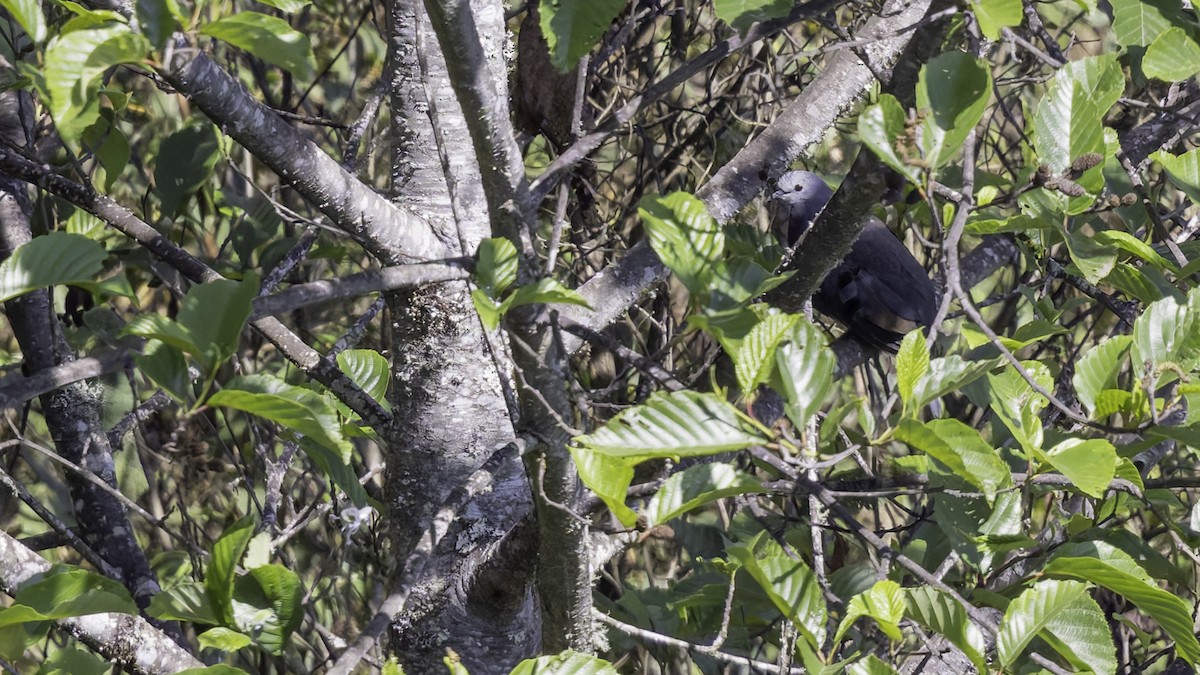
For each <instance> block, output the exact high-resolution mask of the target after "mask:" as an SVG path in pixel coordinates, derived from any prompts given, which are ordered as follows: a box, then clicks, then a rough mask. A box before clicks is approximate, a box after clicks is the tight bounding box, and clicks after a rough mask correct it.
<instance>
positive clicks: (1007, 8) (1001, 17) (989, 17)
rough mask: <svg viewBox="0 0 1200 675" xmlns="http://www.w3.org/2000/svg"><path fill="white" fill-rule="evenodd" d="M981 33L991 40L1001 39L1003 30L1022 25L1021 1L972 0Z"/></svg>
mask: <svg viewBox="0 0 1200 675" xmlns="http://www.w3.org/2000/svg"><path fill="white" fill-rule="evenodd" d="M970 4H971V12H972V13H974V14H975V20H976V21H978V22H979V31H980V32H981V33H983V34H984V36H985V37H987V39H989V40H999V39H1000V29H1001V28H1011V27H1012V26H1019V25H1021V18H1022V17H1023V16H1024V15H1023V13H1022V11H1021V0H970Z"/></svg>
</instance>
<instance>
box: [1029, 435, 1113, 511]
mask: <svg viewBox="0 0 1200 675" xmlns="http://www.w3.org/2000/svg"><path fill="white" fill-rule="evenodd" d="M1046 460H1047V461H1049V462H1050V464H1052V465H1053V466H1054V468H1055V469H1058V471H1059V472H1060V473H1062V475H1064V476H1066V477H1067V478H1069V479H1071V482H1072V483H1073V484H1074V485H1075V487H1078V488H1079V489H1080V490H1082V491H1083V493H1084V494H1087V495H1090V496H1092V497H1095V498H1097V499H1099V498H1101V497H1103V496H1104V493H1105V492H1106V491H1107V490H1108V485H1109V483H1111V482H1112V479H1113V474H1114V473H1115V472H1116V470H1117V450H1116V448H1114V447H1113V444H1112V443H1110V442H1109V441H1106V440H1104V439H1102V438H1091V439H1087V440H1084V439H1082V438H1068V439H1066V440H1064V441H1062V442H1061V443H1059V444H1057V445H1055V446H1054V447H1053V448H1050V449H1049V450H1047V451H1046Z"/></svg>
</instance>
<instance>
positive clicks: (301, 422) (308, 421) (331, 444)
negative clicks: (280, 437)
mask: <svg viewBox="0 0 1200 675" xmlns="http://www.w3.org/2000/svg"><path fill="white" fill-rule="evenodd" d="M208 404H209V405H212V406H221V407H225V408H233V409H235V410H241V411H243V412H248V413H250V414H251V415H257V416H259V417H262V418H264V419H268V420H271V421H272V422H275V423H277V424H279V425H280V426H282V427H284V428H285V429H288V430H290V431H292V432H295V433H297V434H301V435H303V436H304V438H306V439H309V440H311V441H312V442H314V443H317V444H319V445H321V446H322V447H324V448H326V449H328V450H331V451H333V452H334V453H335V454H336V455H337V457H338V458H339V460H340V462H341V463H342V464H349V463H350V454H351V452H352V450H353V448H352V446H351V445H350V442H349V441H348V440H346V438H345V437H344V436H343V435H342V431H341V424H339V423H338V418H337V412H336V411H335V410H334V409H333V406H332V405H331V404H330V403H329V402H328V401H327V400H325V398H324V397H322V396H321V395H320V394H317V393H316V392H314V391H311V390H309V389H305V388H303V387H297V386H294V385H291V384H288V383H287V382H284V381H283V380H281V379H279V378H277V377H273V376H270V375H261V374H260V375H244V376H242V377H237V378H234V379H232V380H230V381H229V382H228V383H226V384H225V387H224V388H223V389H222V390H221V391H218V392H216V393H215V394H213V395H212V396H211V397H209V399H208Z"/></svg>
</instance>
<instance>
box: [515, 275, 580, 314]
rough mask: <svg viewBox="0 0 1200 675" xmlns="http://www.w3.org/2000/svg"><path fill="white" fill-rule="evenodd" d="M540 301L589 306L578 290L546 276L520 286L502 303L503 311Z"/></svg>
mask: <svg viewBox="0 0 1200 675" xmlns="http://www.w3.org/2000/svg"><path fill="white" fill-rule="evenodd" d="M539 303H545V304H550V305H552V304H559V305H578V306H580V307H588V306H589V305H588V303H587V300H584V299H583V296H582V295H580V294H579V292H578V291H575V290H572V289H570V288H567V287H566V286H563V285H562V284H561V283H559V282H558V281H556V280H554V279H551V278H549V277H546V278H544V279H540V280H538V282H537V283H534V284H528V285H525V286H520V287H518V288H517V290H515V291H514V292H513V294H512V295H511V296H509V297H508V298H507V299H506V300H505V301H504V302H503V303H502V304H501V308H502V310H501V311H502V312H504V311H508V310H509V309H511V308H513V307H519V306H521V305H536V304H539Z"/></svg>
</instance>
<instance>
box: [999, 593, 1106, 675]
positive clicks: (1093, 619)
mask: <svg viewBox="0 0 1200 675" xmlns="http://www.w3.org/2000/svg"><path fill="white" fill-rule="evenodd" d="M1043 631H1044V632H1043ZM1039 633H1041V634H1042V635H1043V637H1046V638H1047V641H1048V642H1049V643H1050V644H1051V646H1053V647H1054V648H1055V649H1056V650H1057V651H1059V652H1060V653H1062V654H1063V655H1064V656H1066V657H1067V658H1068V659H1069V660H1071V661H1074V662H1082V663H1084V664H1086V665H1087V666H1088V668H1090V669H1092V671H1093V672H1095V673H1097V674H1098V675H1099V674H1101V673H1103V674H1105V675H1112V674H1113V673H1115V672H1116V648H1115V647H1114V646H1113V644H1112V636H1111V634H1110V633H1109V631H1108V626H1107V624H1106V622H1105V620H1104V614H1103V613H1102V612H1101V611H1100V607H1099V606H1098V605H1097V604H1096V601H1095V600H1092V598H1091V596H1089V595H1088V594H1087V587H1086V586H1084V585H1083V584H1081V583H1077V582H1072V581H1057V580H1044V581H1040V582H1038V583H1036V584H1034V585H1033V586H1032V587H1031V588H1029V589H1028V590H1026V591H1025V592H1024V593H1022V594H1021V595H1020V597H1018V598H1017V599H1016V600H1014V601H1012V602H1011V603H1009V605H1008V609H1007V610H1006V611H1005V613H1004V621H1003V622H1002V623H1001V625H1000V633H999V635H997V637H996V653H997V656H998V657H999V659H1000V662H1001V663H1002V664H1004V665H1006V666H1007V665H1011V664H1013V663H1015V662H1016V660H1017V658H1018V657H1020V656H1021V654H1022V653H1023V652H1024V650H1025V648H1026V647H1027V646H1028V645H1029V643H1030V642H1031V641H1032V640H1033V638H1034V637H1036V636H1038V634H1039Z"/></svg>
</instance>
